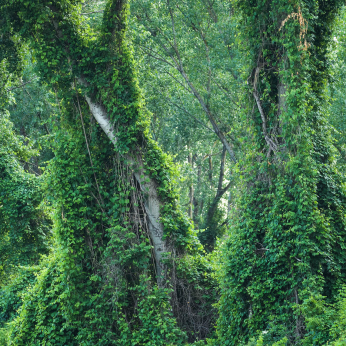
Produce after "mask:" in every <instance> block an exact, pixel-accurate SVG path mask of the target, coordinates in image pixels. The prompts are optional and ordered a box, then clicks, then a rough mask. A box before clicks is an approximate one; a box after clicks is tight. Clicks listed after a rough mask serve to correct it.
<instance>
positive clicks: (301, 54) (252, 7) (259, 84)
mask: <svg viewBox="0 0 346 346" xmlns="http://www.w3.org/2000/svg"><path fill="white" fill-rule="evenodd" d="M342 3H343V2H342V1H337V0H333V1H323V0H319V1H310V0H303V1H297V0H295V1H281V0H265V1H257V0H254V1H252V0H251V1H235V2H234V4H235V6H236V9H237V10H238V11H240V12H241V14H242V31H243V34H244V39H246V42H247V46H246V49H247V50H248V56H249V58H250V59H251V61H252V66H251V70H250V71H249V73H248V77H247V78H248V79H247V85H248V86H247V89H246V90H247V97H248V99H249V100H250V102H249V109H248V112H247V113H246V114H245V115H244V116H245V117H246V119H248V121H249V123H250V124H251V127H250V128H249V130H250V131H251V132H250V133H249V137H248V139H247V146H248V155H247V158H246V159H245V160H243V161H242V166H243V167H245V168H244V171H243V172H242V173H241V176H242V181H243V187H242V197H241V200H240V204H239V205H238V209H237V210H236V211H235V214H234V215H233V217H234V223H233V225H232V230H231V236H230V238H229V240H228V241H227V244H226V245H225V246H224V251H225V254H224V256H225V257H224V258H223V263H224V268H223V269H222V271H223V279H222V280H221V285H222V291H223V294H222V298H221V302H220V310H219V311H220V317H219V321H218V332H219V344H220V345H238V344H239V343H240V342H241V341H246V340H248V339H249V338H250V337H251V336H253V335H255V334H256V332H257V331H265V333H266V334H264V336H263V338H264V343H265V344H271V343H273V342H274V341H275V340H278V339H279V338H280V337H284V336H286V337H287V338H288V340H289V344H292V345H295V344H299V342H300V341H301V340H302V339H303V338H304V335H305V333H306V324H305V321H304V316H302V315H301V313H300V312H299V306H300V304H301V303H302V302H303V301H304V300H305V299H306V298H308V297H309V296H310V295H316V294H322V295H324V296H326V297H327V299H329V301H333V299H334V297H335V296H336V294H337V291H338V290H339V289H340V288H341V285H342V284H345V283H346V272H345V265H344V263H345V261H346V255H345V248H346V244H345V239H346V238H345V236H346V220H345V206H346V191H345V185H344V183H343V178H342V176H341V175H340V173H339V172H338V169H337V166H336V160H335V158H334V153H335V150H334V149H333V145H332V138H331V134H330V127H329V125H328V122H327V118H326V117H327V115H326V108H327V107H326V85H327V81H328V77H329V69H328V55H327V52H328V46H329V43H330V41H331V40H332V28H333V23H334V19H335V16H336V15H337V13H338V10H339V9H340V7H341V5H342ZM244 41H245V40H244Z"/></svg>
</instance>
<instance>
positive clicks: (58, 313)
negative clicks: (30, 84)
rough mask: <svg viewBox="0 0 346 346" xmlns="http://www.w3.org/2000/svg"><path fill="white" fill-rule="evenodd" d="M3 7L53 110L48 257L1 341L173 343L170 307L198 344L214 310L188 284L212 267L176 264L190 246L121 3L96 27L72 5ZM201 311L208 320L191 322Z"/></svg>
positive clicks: (113, 2) (109, 7)
mask: <svg viewBox="0 0 346 346" xmlns="http://www.w3.org/2000/svg"><path fill="white" fill-rule="evenodd" d="M1 5H2V6H1V8H2V12H1V15H2V17H3V22H4V23H6V25H7V29H8V32H13V33H16V34H17V35H18V36H19V37H21V40H25V41H26V42H27V44H29V45H30V47H31V49H32V51H33V53H34V55H35V57H36V59H37V61H38V69H39V71H40V75H41V78H42V79H44V80H45V81H46V82H47V83H49V85H50V87H51V88H52V89H53V90H54V91H55V94H56V99H57V101H56V102H57V107H58V109H59V114H57V119H54V121H53V125H54V141H53V143H52V147H53V150H54V159H53V160H52V161H51V163H50V164H49V168H48V171H49V174H48V176H47V186H46V189H47V192H48V200H49V201H50V203H51V208H52V214H53V220H54V227H53V232H54V241H55V246H54V251H53V253H52V254H51V255H50V257H49V258H48V259H47V260H46V261H45V262H43V263H42V268H43V269H42V271H41V273H40V276H39V278H38V280H37V283H36V285H35V286H34V287H33V288H32V290H31V291H30V294H29V295H28V296H26V299H25V301H24V304H23V307H22V310H21V313H20V316H19V317H18V318H17V320H16V321H15V323H14V324H13V328H12V336H11V342H13V344H15V345H17V344H18V345H20V344H28V345H31V344H37V343H38V344H41V343H51V344H57V345H58V344H71V345H74V344H79V343H80V342H83V343H87V344H90V345H104V344H109V343H116V344H117V345H128V343H129V340H131V343H132V344H134V345H136V344H138V345H140V344H150V343H151V344H153V345H167V344H170V343H178V344H179V343H182V342H183V341H184V340H185V339H186V335H185V334H184V333H183V332H182V330H181V329H179V328H177V327H176V321H175V319H174V318H173V316H172V315H171V311H172V310H173V311H174V312H175V315H176V316H175V317H176V318H177V320H178V322H181V323H180V327H182V329H183V330H185V331H187V332H188V336H189V337H191V338H192V339H195V338H196V336H197V337H205V336H206V334H207V333H208V330H210V326H211V324H212V321H213V316H214V314H215V313H214V310H213V309H210V304H211V302H212V299H210V298H209V297H208V295H205V293H206V291H208V289H210V288H211V287H210V286H208V284H206V289H204V288H202V287H201V286H196V287H195V286H192V285H191V282H192V281H193V280H195V279H197V280H199V281H200V282H201V284H202V283H203V282H205V283H206V282H207V281H208V278H207V277H208V276H209V274H208V272H209V273H210V266H209V265H208V263H207V262H206V261H203V260H202V261H194V259H193V257H191V256H190V257H189V256H186V258H185V257H184V256H183V255H184V253H185V249H186V245H187V244H189V248H190V249H191V251H192V252H194V251H199V245H198V242H196V241H195V240H194V239H195V237H194V234H193V233H192V230H190V226H189V222H188V221H187V218H186V217H185V216H184V214H183V213H181V212H180V210H179V208H178V201H177V194H176V192H175V190H174V186H173V184H172V174H173V173H172V171H171V169H170V160H169V158H168V157H167V156H166V155H165V154H164V153H163V152H162V151H161V149H160V148H159V147H158V145H157V144H156V142H155V141H154V140H152V138H151V137H150V135H149V128H148V126H149V123H150V119H149V115H148V113H147V112H146V111H145V109H144V106H143V100H142V97H141V95H140V92H139V89H138V85H137V84H138V83H137V80H136V74H135V72H134V69H133V61H132V60H133V59H132V55H131V50H130V48H129V46H128V41H127V39H126V23H127V20H126V17H127V14H128V4H127V1H124V0H110V1H108V2H107V3H106V6H105V8H104V12H103V19H102V22H101V23H100V25H99V26H96V27H89V26H88V24H87V21H86V19H85V17H83V16H81V11H82V2H80V1H68V0H66V1H53V2H46V1H41V0H37V1H33V2H26V3H24V4H23V3H22V2H21V1H17V0H9V1H7V0H2V1H1ZM90 115H91V116H90ZM57 125H59V126H57ZM184 258H185V259H184ZM197 262H198V263H197ZM208 267H209V269H208ZM183 289H187V291H188V292H189V294H188V295H187V296H185V295H184V293H185V292H184V291H183ZM194 296H199V297H200V298H201V304H200V305H197V304H192V303H191V308H190V309H189V313H190V315H187V316H184V317H182V315H181V311H183V310H182V309H180V306H186V305H187V301H188V300H189V299H190V298H191V297H194ZM205 297H207V298H205ZM43 302H44V303H43ZM201 309H204V310H205V311H207V312H206V316H211V318H209V320H208V322H207V323H206V322H205V319H204V317H203V318H202V319H201V323H199V324H198V323H197V324H196V323H192V318H193V317H194V316H195V315H198V313H199V312H200V311H202V310H201ZM52 325H54V326H56V327H54V328H52V327H51V326H52ZM206 325H207V327H206ZM202 327H203V328H204V329H203V330H202V329H201V328H202ZM159 329H161V330H163V331H164V333H157V331H158V330H159ZM193 333H194V335H193Z"/></svg>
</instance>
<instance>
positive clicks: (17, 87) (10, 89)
mask: <svg viewBox="0 0 346 346" xmlns="http://www.w3.org/2000/svg"><path fill="white" fill-rule="evenodd" d="M38 78H39V77H34V78H31V79H30V80H28V81H27V82H25V83H22V84H21V85H18V86H15V87H12V88H9V89H6V91H12V90H14V89H19V88H22V87H23V86H25V85H26V84H29V83H31V82H32V81H33V80H35V79H38Z"/></svg>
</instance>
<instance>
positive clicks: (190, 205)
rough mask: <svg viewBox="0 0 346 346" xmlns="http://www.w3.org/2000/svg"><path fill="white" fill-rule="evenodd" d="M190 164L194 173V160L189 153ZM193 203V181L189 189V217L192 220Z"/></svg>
mask: <svg viewBox="0 0 346 346" xmlns="http://www.w3.org/2000/svg"><path fill="white" fill-rule="evenodd" d="M188 162H189V164H190V165H191V170H192V171H193V168H194V160H193V157H192V154H191V153H189V156H188ZM193 202H194V188H193V181H191V184H190V187H189V209H188V215H189V217H190V219H191V220H192V218H193V207H194V205H193Z"/></svg>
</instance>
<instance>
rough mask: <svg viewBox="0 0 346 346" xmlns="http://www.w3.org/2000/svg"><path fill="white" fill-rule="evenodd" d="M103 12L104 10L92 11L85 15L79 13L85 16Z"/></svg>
mask: <svg viewBox="0 0 346 346" xmlns="http://www.w3.org/2000/svg"><path fill="white" fill-rule="evenodd" d="M102 12H104V10H100V11H92V12H86V13H81V15H82V16H87V15H88V14H93V13H102Z"/></svg>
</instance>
